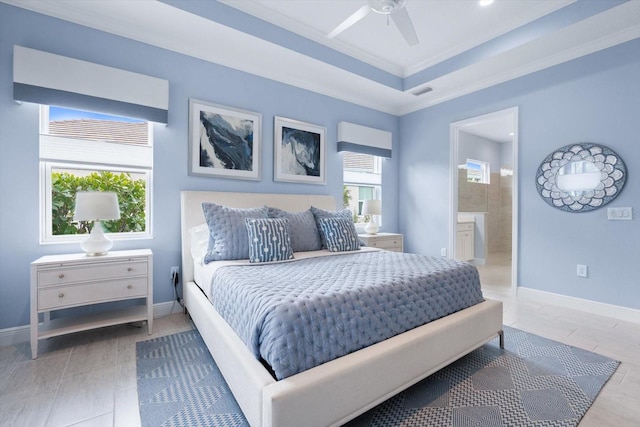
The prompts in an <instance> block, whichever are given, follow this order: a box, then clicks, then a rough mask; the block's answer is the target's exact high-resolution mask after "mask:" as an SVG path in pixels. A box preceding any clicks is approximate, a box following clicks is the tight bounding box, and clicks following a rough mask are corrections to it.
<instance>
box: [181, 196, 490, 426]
mask: <svg viewBox="0 0 640 427" xmlns="http://www.w3.org/2000/svg"><path fill="white" fill-rule="evenodd" d="M203 202H211V203H216V204H219V205H224V206H229V207H233V208H249V207H259V206H264V205H269V206H273V207H276V208H280V209H284V210H287V211H291V212H298V211H303V210H305V209H308V208H309V206H316V207H318V208H321V209H326V210H335V208H336V201H335V199H334V198H332V197H330V196H317V195H282V194H262V193H260V194H252V193H222V192H203V191H183V192H182V193H181V236H182V271H183V283H184V299H185V305H186V309H187V310H188V312H189V314H190V316H191V317H192V319H193V321H194V323H195V325H196V327H197V328H198V330H199V332H200V334H201V335H202V337H203V340H204V341H205V343H206V345H207V347H208V349H209V351H210V352H211V354H212V356H213V358H214V359H215V361H216V364H217V365H218V367H219V368H220V371H221V372H222V374H223V375H224V377H225V379H226V381H227V383H228V385H229V387H230V389H231V391H232V392H233V394H234V396H235V398H236V400H237V401H238V404H239V406H240V408H241V409H242V411H243V413H244V415H245V417H246V418H247V421H248V422H249V424H250V425H251V426H252V427H258V426H264V427H269V426H273V427H288V426H290V427H294V426H300V425H301V423H303V424H304V425H305V426H340V425H342V424H344V423H346V422H347V421H349V420H350V419H352V418H355V417H356V416H358V415H359V414H361V413H363V412H365V411H367V410H368V409H370V408H372V407H374V406H376V405H377V404H379V403H381V402H383V401H384V400H386V399H388V398H389V397H391V396H393V395H395V394H397V393H398V392H400V391H402V390H404V389H406V388H407V387H409V386H411V385H413V384H415V383H416V382H418V381H420V380H421V379H423V378H425V377H426V376H428V375H430V374H432V373H434V372H436V371H438V370H439V369H441V368H442V367H444V366H446V365H448V364H450V363H451V362H453V361H455V360H457V359H458V358H460V357H462V356H463V355H465V354H467V353H468V352H470V351H472V350H474V349H476V348H477V347H479V346H481V345H483V344H484V343H486V342H488V341H490V340H492V339H494V338H496V337H499V338H500V341H501V345H502V331H501V329H502V304H501V303H500V302H498V301H492V300H487V299H485V300H483V301H482V302H480V303H478V304H475V305H473V306H471V307H469V308H465V309H463V310H460V311H457V312H455V313H453V314H451V315H448V316H445V317H442V318H439V319H437V320H434V321H432V322H429V323H427V324H425V325H422V326H419V327H416V328H414V329H411V330H409V331H407V332H404V333H401V334H399V335H395V336H393V337H391V338H389V339H386V340H384V341H382V342H379V343H376V344H373V345H370V346H368V347H366V348H363V349H361V350H358V351H355V352H352V353H349V354H347V355H345V356H342V357H339V358H337V359H334V360H331V361H329V362H326V363H323V364H321V365H319V366H316V367H313V368H310V369H306V370H304V371H302V372H300V373H296V374H293V375H291V376H287V377H286V378H284V379H280V380H276V379H275V378H274V376H273V375H272V372H271V371H270V370H269V369H267V368H266V367H265V366H264V365H263V364H262V363H261V362H260V361H259V360H258V358H256V356H255V355H254V353H253V352H252V351H251V350H250V349H249V348H248V347H247V345H246V344H245V342H243V340H242V339H241V338H240V337H239V336H238V334H236V333H235V332H234V330H233V329H232V327H231V326H230V325H229V324H228V323H227V322H226V321H225V320H224V319H223V318H222V317H221V315H220V314H219V313H218V312H216V310H214V309H213V306H212V304H211V302H210V301H209V299H208V298H207V296H206V295H205V293H204V292H203V291H202V289H201V288H200V287H199V286H198V285H197V284H196V283H195V282H194V263H193V258H192V254H191V241H190V239H191V234H190V232H189V230H191V229H192V227H194V226H197V225H200V224H203V223H204V221H205V219H204V215H203V211H202V203H203Z"/></svg>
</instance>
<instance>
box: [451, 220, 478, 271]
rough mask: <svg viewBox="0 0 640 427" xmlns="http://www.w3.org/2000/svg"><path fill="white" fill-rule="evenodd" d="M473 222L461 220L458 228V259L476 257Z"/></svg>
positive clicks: (465, 259) (466, 259) (469, 259)
mask: <svg viewBox="0 0 640 427" xmlns="http://www.w3.org/2000/svg"><path fill="white" fill-rule="evenodd" d="M473 227H474V223H473V222H459V223H458V225H457V229H456V259H458V260H462V261H471V260H473V259H474V257H475V254H474V245H475V232H474V229H473Z"/></svg>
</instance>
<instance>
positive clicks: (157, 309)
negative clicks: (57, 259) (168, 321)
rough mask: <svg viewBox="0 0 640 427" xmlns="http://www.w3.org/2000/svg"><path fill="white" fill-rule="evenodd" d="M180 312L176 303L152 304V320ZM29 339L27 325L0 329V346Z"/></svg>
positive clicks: (179, 307) (180, 309)
mask: <svg viewBox="0 0 640 427" xmlns="http://www.w3.org/2000/svg"><path fill="white" fill-rule="evenodd" d="M180 312H182V306H181V305H180V304H178V303H177V302H176V301H167V302H159V303H157V304H153V318H154V319H156V318H158V317H164V316H168V315H170V314H173V313H180ZM30 339H31V335H30V328H29V325H24V326H16V327H13V328H5V329H0V346H4V345H11V344H18V343H21V342H28V341H29V340H30Z"/></svg>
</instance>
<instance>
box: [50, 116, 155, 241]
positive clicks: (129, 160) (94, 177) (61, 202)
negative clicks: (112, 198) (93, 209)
mask: <svg viewBox="0 0 640 427" xmlns="http://www.w3.org/2000/svg"><path fill="white" fill-rule="evenodd" d="M152 130H153V128H152V126H151V124H150V123H149V122H147V121H144V120H137V119H131V118H127V117H117V116H108V115H104V114H95V113H89V112H86V111H79V110H71V109H67V108H60V107H54V106H41V108H40V178H41V179H40V195H41V197H40V207H41V209H40V212H41V213H40V220H41V226H40V229H41V232H40V240H41V242H42V243H62V242H77V241H80V240H82V239H81V238H80V237H79V236H78V234H85V233H88V232H90V231H91V226H92V224H91V223H85V222H76V221H73V213H74V208H75V194H76V192H77V191H81V190H86V191H98V190H101V191H114V192H116V193H117V194H118V202H119V204H120V217H121V218H120V219H119V220H116V221H104V222H102V224H103V226H104V228H105V232H107V233H111V234H110V237H111V238H112V239H124V238H127V239H129V238H145V237H150V236H151V218H150V212H151V173H152V163H153V151H152V140H153V131H152Z"/></svg>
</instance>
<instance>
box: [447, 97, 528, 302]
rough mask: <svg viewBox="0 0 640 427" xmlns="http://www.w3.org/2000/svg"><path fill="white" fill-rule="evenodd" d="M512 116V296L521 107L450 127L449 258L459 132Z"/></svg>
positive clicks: (452, 243)
mask: <svg viewBox="0 0 640 427" xmlns="http://www.w3.org/2000/svg"><path fill="white" fill-rule="evenodd" d="M505 114H510V115H511V118H512V120H513V142H512V156H513V158H512V159H511V160H512V161H511V164H512V165H513V196H512V201H511V203H512V206H511V208H512V218H511V254H512V258H511V293H512V295H516V292H517V288H518V234H519V228H518V218H519V216H518V193H519V184H518V175H519V171H518V107H511V108H507V109H505V110H500V111H495V112H493V113H488V114H484V115H481V116H476V117H471V118H468V119H465V120H460V121H458V122H453V123H451V125H450V154H449V157H450V164H449V170H450V174H451V176H450V178H449V250H448V256H449V258H454V256H455V253H456V252H455V251H456V247H455V245H456V234H455V233H456V224H457V222H458V140H459V133H460V130H462V129H463V128H464V127H466V126H469V125H471V124H472V123H477V122H478V121H480V120H483V119H492V118H494V117H495V116H499V115H505Z"/></svg>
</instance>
